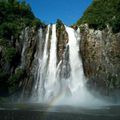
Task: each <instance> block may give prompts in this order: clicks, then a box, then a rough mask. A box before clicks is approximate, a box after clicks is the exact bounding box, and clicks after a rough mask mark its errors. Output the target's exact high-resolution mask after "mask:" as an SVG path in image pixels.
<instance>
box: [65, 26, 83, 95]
mask: <svg viewBox="0 0 120 120" xmlns="http://www.w3.org/2000/svg"><path fill="white" fill-rule="evenodd" d="M66 31H67V33H68V38H69V43H68V45H69V56H70V66H71V82H70V91H71V93H72V94H74V92H76V91H77V90H79V89H83V88H84V86H85V85H84V84H85V79H84V73H83V66H82V61H81V59H80V55H79V42H80V33H79V32H78V31H75V30H74V29H72V28H70V27H66Z"/></svg>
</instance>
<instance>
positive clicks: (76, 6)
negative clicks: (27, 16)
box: [26, 0, 93, 25]
mask: <svg viewBox="0 0 120 120" xmlns="http://www.w3.org/2000/svg"><path fill="white" fill-rule="evenodd" d="M92 1H93V0H26V2H27V3H29V4H30V6H31V8H32V11H33V12H34V15H35V16H36V17H37V18H40V19H41V20H42V21H43V22H44V23H46V24H49V23H55V22H56V20H57V19H61V20H62V21H63V22H64V23H65V24H66V25H72V24H74V23H76V21H77V20H78V19H79V18H80V17H81V16H82V15H83V13H84V11H85V10H86V9H87V7H88V6H89V5H90V4H91V3H92Z"/></svg>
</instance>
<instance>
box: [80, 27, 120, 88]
mask: <svg viewBox="0 0 120 120" xmlns="http://www.w3.org/2000/svg"><path fill="white" fill-rule="evenodd" d="M119 46H120V33H116V34H113V33H112V31H111V29H110V28H106V29H105V30H102V31H100V30H93V29H89V28H88V26H87V25H83V26H81V44H80V51H81V56H82V59H83V66H84V72H85V75H86V77H87V78H88V79H89V80H88V81H89V83H91V84H92V85H93V87H99V88H104V89H119V88H120V72H119V71H120V47H119Z"/></svg>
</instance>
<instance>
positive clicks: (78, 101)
mask: <svg viewBox="0 0 120 120" xmlns="http://www.w3.org/2000/svg"><path fill="white" fill-rule="evenodd" d="M51 27H52V34H51V37H49V36H50V28H51ZM65 29H66V32H67V33H68V39H69V42H68V44H66V49H65V51H64V54H63V59H62V60H61V61H60V62H59V63H58V65H57V36H56V24H54V25H52V26H50V25H49V26H48V30H47V33H46V40H45V45H44V51H43V59H42V63H41V64H40V65H38V66H39V67H38V68H39V69H38V71H37V72H38V73H37V81H38V82H36V85H35V86H37V87H35V89H36V90H34V91H37V98H38V99H37V102H41V103H46V104H49V103H50V102H52V101H54V99H56V98H59V100H57V101H56V103H54V104H62V105H86V106H88V105H94V104H95V103H96V104H97V103H99V104H103V102H102V101H100V100H98V99H96V98H95V97H94V96H92V95H91V94H90V93H89V91H88V90H87V88H86V79H85V76H84V72H83V66H82V60H81V58H80V54H79V53H80V52H79V50H80V48H79V44H80V30H79V29H78V30H74V29H72V28H70V27H67V26H65ZM49 40H50V41H49ZM48 44H50V50H48ZM67 54H69V59H66V58H67V57H66V56H67ZM65 74H68V75H67V77H66V75H65ZM66 93H70V94H69V95H68V94H66ZM60 96H61V97H60ZM88 101H91V103H89V102H88ZM92 101H94V102H93V104H92Z"/></svg>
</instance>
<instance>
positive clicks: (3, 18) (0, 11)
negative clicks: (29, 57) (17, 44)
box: [0, 0, 44, 40]
mask: <svg viewBox="0 0 120 120" xmlns="http://www.w3.org/2000/svg"><path fill="white" fill-rule="evenodd" d="M42 25H44V24H43V23H42V22H41V21H40V20H39V19H37V18H35V16H34V15H33V13H32V11H31V8H30V6H29V5H28V4H26V2H25V1H23V2H21V3H20V2H18V1H17V0H8V2H7V1H6V2H5V1H3V2H0V38H6V39H9V40H10V39H11V36H14V37H15V38H17V37H18V35H19V34H20V32H21V30H22V29H23V28H25V27H26V26H37V27H39V26H42Z"/></svg>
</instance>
